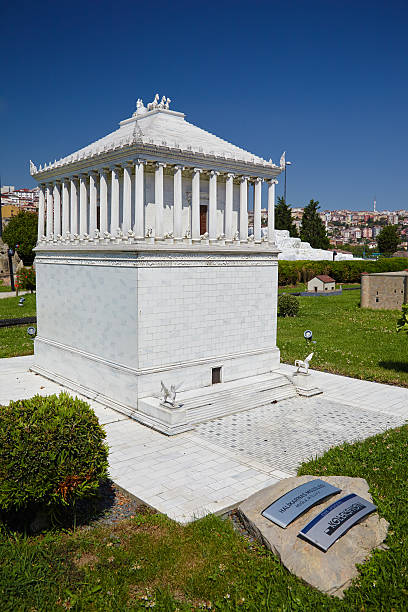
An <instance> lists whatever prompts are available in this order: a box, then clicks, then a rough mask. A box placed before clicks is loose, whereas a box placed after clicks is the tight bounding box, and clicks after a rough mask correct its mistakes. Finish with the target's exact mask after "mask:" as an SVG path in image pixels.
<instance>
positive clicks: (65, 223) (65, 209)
mask: <svg viewBox="0 0 408 612" xmlns="http://www.w3.org/2000/svg"><path fill="white" fill-rule="evenodd" d="M61 189H62V229H61V233H62V235H63V236H65V235H66V234H67V233H68V232H69V187H68V179H62V187H61Z"/></svg>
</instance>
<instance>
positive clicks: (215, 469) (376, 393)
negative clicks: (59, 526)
mask: <svg viewBox="0 0 408 612" xmlns="http://www.w3.org/2000/svg"><path fill="white" fill-rule="evenodd" d="M32 362H33V356H28V357H16V358H14V359H0V404H6V403H8V402H9V401H10V400H15V399H23V398H28V397H32V396H33V395H34V394H36V393H40V394H42V395H48V394H50V393H59V392H60V391H61V390H62V387H61V386H60V385H57V384H55V383H53V382H50V381H48V380H46V379H44V378H43V377H41V376H39V375H37V374H34V373H32V372H29V371H28V370H29V368H30V366H31V364H32ZM282 370H284V371H285V372H286V373H290V372H292V371H293V368H291V366H286V365H283V366H282ZM313 376H314V377H315V378H316V381H317V384H320V385H321V386H324V388H325V390H326V391H325V394H324V395H321V396H315V397H312V398H297V397H296V398H293V399H291V400H285V401H284V402H279V403H278V404H274V405H271V406H268V407H266V408H265V407H264V408H256V409H254V410H251V411H247V412H245V413H241V414H239V415H231V416H229V417H223V418H221V419H215V420H214V421H210V422H209V423H206V424H203V425H199V426H198V427H197V428H196V430H195V431H194V432H186V433H184V434H180V435H178V436H175V437H167V436H164V435H162V434H160V433H158V432H156V431H153V430H152V429H149V428H147V427H144V426H143V425H140V424H139V423H136V422H135V421H132V420H131V419H128V418H127V417H125V416H123V415H121V414H119V413H117V412H115V411H113V410H111V409H110V408H105V407H103V406H102V405H101V404H98V403H97V402H94V401H89V400H87V401H89V403H90V404H91V406H92V407H93V409H94V410H95V413H96V414H97V416H98V418H99V420H100V422H101V424H103V425H104V426H105V430H106V433H107V442H108V444H109V447H110V455H109V463H110V475H111V477H112V479H113V480H114V481H115V482H116V483H117V484H118V485H119V486H121V487H122V488H124V489H126V490H127V491H128V492H129V493H131V494H132V495H133V496H135V497H136V498H138V499H140V500H141V501H143V502H145V503H147V504H149V505H151V506H153V507H154V508H156V509H157V510H159V511H160V512H164V513H165V514H168V515H169V516H170V517H172V518H174V519H176V520H178V521H180V522H187V521H191V520H193V519H194V518H197V517H200V516H203V515H204V514H206V513H208V512H222V511H225V510H227V509H228V508H231V507H234V506H235V505H236V504H237V503H239V502H240V501H242V500H243V499H245V498H246V497H248V496H249V495H251V494H252V493H254V492H255V491H257V490H260V489H262V488H264V487H266V486H268V485H269V484H273V483H275V482H277V480H279V479H281V478H285V477H287V476H288V475H290V474H292V473H293V472H294V471H295V469H296V466H297V465H298V464H299V463H300V462H301V461H303V460H305V459H308V458H309V457H310V456H312V455H316V454H320V453H321V452H323V451H324V450H325V449H326V448H328V447H329V446H331V445H332V444H338V443H339V442H342V441H343V440H351V439H355V438H356V437H357V438H363V437H366V436H368V435H371V434H373V433H377V432H380V431H383V430H384V429H386V428H388V427H395V426H396V425H399V424H401V423H403V422H405V420H406V419H408V389H402V388H398V387H390V386H388V385H380V384H377V383H370V382H367V381H358V380H355V379H350V378H346V377H343V376H335V375H332V374H325V373H321V372H313ZM218 433H219V434H220V435H217V434H218Z"/></svg>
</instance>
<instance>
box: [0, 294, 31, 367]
mask: <svg viewBox="0 0 408 612" xmlns="http://www.w3.org/2000/svg"><path fill="white" fill-rule="evenodd" d="M22 297H24V298H25V304H24V306H19V305H18V301H19V299H20V298H18V297H10V298H4V299H1V300H0V320H1V319H15V318H18V317H32V316H35V314H36V309H35V294H31V293H26V294H25V295H24V296H22ZM27 327H29V325H28V324H26V325H16V326H15V327H0V358H2V357H18V356H19V355H31V354H32V353H33V352H34V343H33V341H32V340H31V339H30V337H29V336H28V334H27Z"/></svg>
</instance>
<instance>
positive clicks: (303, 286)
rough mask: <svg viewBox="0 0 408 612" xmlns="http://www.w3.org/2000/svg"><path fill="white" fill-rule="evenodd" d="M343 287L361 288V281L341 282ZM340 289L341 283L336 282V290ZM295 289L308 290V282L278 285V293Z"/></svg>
mask: <svg viewBox="0 0 408 612" xmlns="http://www.w3.org/2000/svg"><path fill="white" fill-rule="evenodd" d="M341 285H342V287H343V289H346V288H348V287H355V288H358V289H359V288H360V283H341ZM338 289H340V283H336V291H337V290H338ZM293 291H307V284H306V283H297V284H296V285H281V286H279V287H278V293H292V292H293Z"/></svg>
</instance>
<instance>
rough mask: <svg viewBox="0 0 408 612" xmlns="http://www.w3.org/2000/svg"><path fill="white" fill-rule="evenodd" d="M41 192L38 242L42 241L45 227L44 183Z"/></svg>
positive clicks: (39, 195)
mask: <svg viewBox="0 0 408 612" xmlns="http://www.w3.org/2000/svg"><path fill="white" fill-rule="evenodd" d="M39 187H40V192H39V194H38V197H39V200H38V233H37V238H38V242H41V240H42V237H43V236H44V227H45V193H44V191H45V188H44V185H40V186H39Z"/></svg>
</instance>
